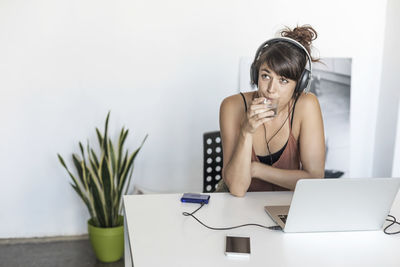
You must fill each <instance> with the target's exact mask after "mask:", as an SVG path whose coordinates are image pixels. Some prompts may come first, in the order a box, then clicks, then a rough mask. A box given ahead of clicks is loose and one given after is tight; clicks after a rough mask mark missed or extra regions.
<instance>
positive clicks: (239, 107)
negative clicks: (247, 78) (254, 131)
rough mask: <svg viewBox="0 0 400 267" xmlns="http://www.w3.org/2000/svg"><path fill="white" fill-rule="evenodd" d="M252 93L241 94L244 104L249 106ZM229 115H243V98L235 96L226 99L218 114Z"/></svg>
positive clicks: (238, 95)
mask: <svg viewBox="0 0 400 267" xmlns="http://www.w3.org/2000/svg"><path fill="white" fill-rule="evenodd" d="M252 94H253V93H252V92H247V93H243V95H244V97H245V99H246V104H247V105H249V103H250V102H251V98H252ZM225 112H227V113H229V114H231V115H237V114H244V113H245V104H244V102H243V97H242V96H241V95H240V94H235V95H231V96H228V97H226V98H225V99H224V100H223V101H222V103H221V107H220V113H225Z"/></svg>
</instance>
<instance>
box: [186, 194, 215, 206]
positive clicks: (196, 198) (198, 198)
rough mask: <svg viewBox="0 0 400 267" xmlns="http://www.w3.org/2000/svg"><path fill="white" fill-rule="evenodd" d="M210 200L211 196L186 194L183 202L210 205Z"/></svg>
mask: <svg viewBox="0 0 400 267" xmlns="http://www.w3.org/2000/svg"><path fill="white" fill-rule="evenodd" d="M209 199H210V195H202V194H196V193H184V194H183V196H182V198H181V201H182V202H186V203H200V204H208V201H209Z"/></svg>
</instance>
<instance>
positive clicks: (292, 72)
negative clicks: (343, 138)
mask: <svg viewBox="0 0 400 267" xmlns="http://www.w3.org/2000/svg"><path fill="white" fill-rule="evenodd" d="M281 36H282V37H283V38H274V39H271V40H269V41H267V42H265V43H264V44H262V45H261V47H260V48H259V49H258V51H257V53H256V56H255V60H254V62H253V64H252V67H251V79H252V84H253V85H255V86H257V87H258V90H257V91H255V92H247V93H243V94H242V93H240V94H237V95H233V96H229V97H227V98H225V99H224V100H223V102H222V104H221V107H220V130H221V138H222V149H223V155H224V156H223V169H222V178H223V179H222V180H221V182H220V183H219V185H218V189H217V191H220V192H221V191H229V192H230V193H231V194H233V195H235V196H244V195H245V193H246V192H247V191H276V190H294V188H295V186H296V182H297V181H298V180H299V179H303V178H323V177H324V165H325V142H324V140H325V138H324V127H323V121H322V115H321V109H320V106H319V102H318V99H317V97H316V96H315V95H314V94H312V93H307V92H305V90H304V89H307V86H308V83H309V79H308V77H309V76H310V70H309V69H307V66H309V68H311V61H318V60H317V59H314V58H312V57H311V56H310V55H311V42H312V41H313V40H315V38H316V37H317V33H316V31H315V30H314V29H313V28H312V27H311V26H302V27H296V28H294V29H293V30H291V29H289V28H286V29H284V30H282V31H281ZM277 101H278V104H277V109H276V110H274V109H273V108H271V104H272V103H275V102H277Z"/></svg>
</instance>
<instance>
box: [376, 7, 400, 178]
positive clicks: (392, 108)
mask: <svg viewBox="0 0 400 267" xmlns="http://www.w3.org/2000/svg"><path fill="white" fill-rule="evenodd" d="M399 12H400V1H398V0H389V1H388V4H387V13H386V27H385V45H384V52H383V62H382V78H381V83H380V92H379V108H378V118H377V123H376V137H375V150H374V171H373V175H374V176H380V177H390V176H391V175H392V169H393V167H395V166H393V164H395V165H396V164H400V163H399V162H398V161H397V162H396V161H395V162H394V161H393V156H394V145H395V138H396V129H397V121H398V118H397V117H398V105H399V96H400V85H399V75H398V72H399V63H400V53H399V47H400V35H399V33H400V31H399V25H400V16H399Z"/></svg>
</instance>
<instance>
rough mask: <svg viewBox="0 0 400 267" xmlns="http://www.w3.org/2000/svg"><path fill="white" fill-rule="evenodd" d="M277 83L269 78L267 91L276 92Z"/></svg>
mask: <svg viewBox="0 0 400 267" xmlns="http://www.w3.org/2000/svg"><path fill="white" fill-rule="evenodd" d="M277 86H278V85H277V84H276V83H275V81H274V79H271V81H270V83H269V84H268V87H267V91H268V93H274V92H276V88H277Z"/></svg>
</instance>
